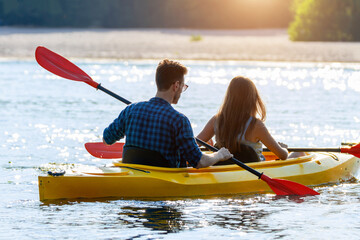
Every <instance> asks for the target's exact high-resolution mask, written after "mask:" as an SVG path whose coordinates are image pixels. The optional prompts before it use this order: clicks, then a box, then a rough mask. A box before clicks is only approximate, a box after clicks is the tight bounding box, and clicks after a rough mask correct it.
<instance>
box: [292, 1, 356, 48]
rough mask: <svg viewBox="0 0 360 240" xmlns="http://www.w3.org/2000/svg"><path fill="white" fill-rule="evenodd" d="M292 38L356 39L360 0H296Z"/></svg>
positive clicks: (309, 39)
mask: <svg viewBox="0 0 360 240" xmlns="http://www.w3.org/2000/svg"><path fill="white" fill-rule="evenodd" d="M292 9H293V11H294V12H295V17H294V21H293V22H292V23H291V24H290V26H289V29H288V32H289V36H290V39H291V40H293V41H358V40H360V39H359V35H360V34H359V31H360V29H359V27H358V24H359V19H360V18H359V15H360V0H295V1H294V2H293V7H292Z"/></svg>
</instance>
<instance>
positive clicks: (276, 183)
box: [261, 174, 320, 196]
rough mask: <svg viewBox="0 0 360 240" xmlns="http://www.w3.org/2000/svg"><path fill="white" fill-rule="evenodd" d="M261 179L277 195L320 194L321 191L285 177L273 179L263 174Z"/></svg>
mask: <svg viewBox="0 0 360 240" xmlns="http://www.w3.org/2000/svg"><path fill="white" fill-rule="evenodd" d="M261 180H263V181H265V182H266V183H267V184H268V185H269V187H270V188H271V189H272V190H273V191H274V193H275V194H276V195H299V196H304V195H319V194H320V193H318V192H316V191H314V190H313V189H311V188H309V187H307V186H304V185H302V184H300V183H296V182H292V181H289V180H284V179H273V178H270V177H268V176H266V175H264V174H263V175H261Z"/></svg>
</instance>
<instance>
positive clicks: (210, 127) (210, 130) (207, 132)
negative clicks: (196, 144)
mask: <svg viewBox="0 0 360 240" xmlns="http://www.w3.org/2000/svg"><path fill="white" fill-rule="evenodd" d="M215 120H216V117H215V116H213V117H212V118H211V119H210V120H209V121H208V123H207V124H206V125H205V127H204V129H203V130H202V131H201V132H200V133H199V135H197V138H199V139H200V140H203V141H204V142H208V141H209V140H211V138H212V137H213V136H214V135H215V131H214V127H215Z"/></svg>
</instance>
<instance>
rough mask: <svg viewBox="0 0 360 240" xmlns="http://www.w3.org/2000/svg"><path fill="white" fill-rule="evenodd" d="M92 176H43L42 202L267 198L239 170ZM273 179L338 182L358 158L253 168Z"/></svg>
mask: <svg viewBox="0 0 360 240" xmlns="http://www.w3.org/2000/svg"><path fill="white" fill-rule="evenodd" d="M114 165H115V166H114V167H111V168H105V169H98V171H94V172H73V173H70V174H66V175H64V176H57V177H54V176H49V175H48V176H39V177H38V178H39V195H40V200H41V201H45V200H54V199H79V198H85V199H91V198H133V199H135V198H136V199H142V198H163V199H165V198H182V197H201V196H216V195H218V196H219V195H234V194H253V193H269V192H271V189H270V188H269V186H268V185H267V184H266V183H265V182H264V181H262V180H259V179H258V178H257V177H256V176H254V175H253V174H251V173H249V172H247V171H245V170H243V169H242V168H240V167H239V166H237V165H227V166H212V167H208V168H204V169H194V168H182V169H169V168H159V167H150V166H142V165H136V164H121V163H118V164H114ZM248 165H249V166H251V167H252V168H255V169H256V170H257V171H259V172H264V174H266V175H267V176H269V177H271V178H279V179H286V180H290V181H294V182H297V183H300V184H303V185H307V186H318V185H322V184H329V183H338V182H342V181H347V180H349V179H352V178H354V177H355V176H356V174H357V172H358V169H359V166H360V159H359V158H356V157H354V156H352V155H349V154H328V153H319V154H312V155H308V156H305V157H301V158H297V159H292V160H286V161H281V160H278V161H274V160H273V161H266V162H261V163H249V164H248Z"/></svg>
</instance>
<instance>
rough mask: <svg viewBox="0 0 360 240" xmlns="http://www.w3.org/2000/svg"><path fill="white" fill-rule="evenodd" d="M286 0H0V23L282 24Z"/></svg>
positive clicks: (212, 26)
mask: <svg viewBox="0 0 360 240" xmlns="http://www.w3.org/2000/svg"><path fill="white" fill-rule="evenodd" d="M289 6H290V1H289V0H0V24H1V25H8V26H9V25H10V26H14V25H15V26H35V27H90V28H94V27H98V28H100V27H102V28H149V27H150V28H205V29H241V28H284V27H287V25H288V23H289V21H290V19H291V13H290V11H289Z"/></svg>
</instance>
